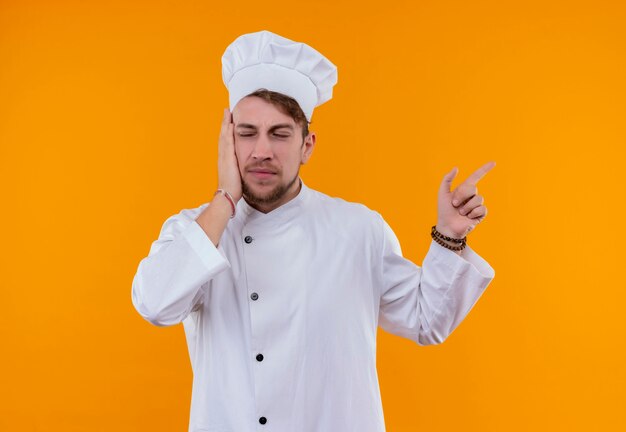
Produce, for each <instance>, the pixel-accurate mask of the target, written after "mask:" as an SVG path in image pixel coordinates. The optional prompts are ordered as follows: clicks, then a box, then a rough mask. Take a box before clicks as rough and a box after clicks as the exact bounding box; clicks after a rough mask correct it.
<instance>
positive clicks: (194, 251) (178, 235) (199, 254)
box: [132, 204, 230, 326]
mask: <svg viewBox="0 0 626 432" xmlns="http://www.w3.org/2000/svg"><path fill="white" fill-rule="evenodd" d="M207 205H209V204H204V205H203V206H201V207H200V210H202V209H204V208H205V207H206V206H207ZM196 213H197V212H195V211H194V210H189V209H185V210H182V211H181V212H180V213H178V214H176V215H173V216H170V217H169V218H168V219H167V220H166V221H165V223H164V224H163V227H162V228H161V232H160V234H159V238H158V239H157V240H155V241H154V242H153V243H152V246H151V247H150V251H149V253H148V256H147V257H145V258H143V259H142V260H141V261H140V263H139V266H138V268H137V273H136V274H135V276H134V278H133V284H132V302H133V306H134V307H135V309H136V310H137V312H139V314H140V315H141V316H142V317H143V318H145V319H146V320H148V321H149V322H150V323H152V324H154V325H157V326H170V325H174V324H178V323H180V322H181V321H183V320H184V319H185V318H186V317H187V315H189V313H190V312H191V311H192V310H196V308H198V307H200V305H202V302H203V298H204V294H205V290H206V286H207V284H208V282H209V281H210V280H211V279H212V278H213V277H214V276H215V275H216V274H218V273H219V272H221V271H223V270H224V269H226V268H228V267H230V263H229V262H228V260H227V259H226V257H225V256H224V255H223V254H222V252H221V251H220V250H219V249H218V248H216V247H215V245H214V244H213V242H212V241H211V240H210V239H209V237H208V236H207V235H206V233H205V232H204V230H203V229H202V227H201V226H200V225H199V224H198V223H197V222H196V221H195V216H197V214H199V213H197V214H196Z"/></svg>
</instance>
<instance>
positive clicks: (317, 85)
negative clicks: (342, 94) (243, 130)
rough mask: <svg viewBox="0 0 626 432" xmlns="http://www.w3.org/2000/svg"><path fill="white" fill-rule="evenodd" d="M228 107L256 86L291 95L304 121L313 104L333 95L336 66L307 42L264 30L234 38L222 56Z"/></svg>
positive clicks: (233, 105)
mask: <svg viewBox="0 0 626 432" xmlns="http://www.w3.org/2000/svg"><path fill="white" fill-rule="evenodd" d="M222 79H223V80H224V84H225V85H226V88H227V89H228V93H229V96H228V98H229V103H230V110H231V111H232V110H233V108H234V107H235V105H237V102H239V101H240V100H241V99H242V98H244V97H245V96H247V95H248V94H250V93H252V92H253V91H255V90H257V89H259V88H266V89H268V90H272V91H276V92H279V93H283V94H286V95H287V96H291V97H292V98H294V99H295V100H296V101H297V102H298V104H299V105H300V108H302V111H304V114H305V115H306V118H307V120H308V121H311V116H312V115H313V108H315V107H316V106H318V105H321V104H323V103H324V102H326V101H328V100H330V99H331V98H332V97H333V86H334V85H335V84H336V83H337V67H336V66H335V65H334V64H332V63H331V62H330V61H329V60H328V59H327V58H326V57H324V56H323V55H322V54H320V53H319V52H318V51H316V50H315V49H313V48H311V47H310V46H308V45H306V44H304V43H301V42H294V41H292V40H289V39H287V38H284V37H282V36H279V35H277V34H275V33H272V32H270V31H267V30H261V31H259V32H255V33H248V34H244V35H241V36H239V37H238V38H237V39H235V40H234V41H233V42H232V43H231V44H230V45H229V46H228V47H227V48H226V51H224V55H223V56H222Z"/></svg>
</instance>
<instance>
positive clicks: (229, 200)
mask: <svg viewBox="0 0 626 432" xmlns="http://www.w3.org/2000/svg"><path fill="white" fill-rule="evenodd" d="M218 193H221V194H222V195H224V196H225V197H226V199H227V200H228V202H229V203H230V206H231V207H232V208H233V214H232V215H230V218H231V219H232V218H234V217H235V212H236V210H235V208H236V207H235V200H233V197H232V196H230V194H229V193H228V192H226V191H225V190H224V189H218V190H216V191H215V193H214V194H213V196H215V195H217V194H218Z"/></svg>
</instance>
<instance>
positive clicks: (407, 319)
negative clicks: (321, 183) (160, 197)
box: [132, 179, 495, 432]
mask: <svg viewBox="0 0 626 432" xmlns="http://www.w3.org/2000/svg"><path fill="white" fill-rule="evenodd" d="M300 180H301V185H302V186H301V189H300V191H299V193H298V195H297V196H296V197H294V198H293V199H292V200H290V201H288V202H287V203H285V204H283V205H282V206H280V207H278V208H276V209H274V210H272V211H271V212H269V213H262V212H259V211H257V210H256V209H254V208H253V207H251V206H250V205H249V204H248V203H247V202H246V201H245V199H241V200H239V202H238V203H237V212H236V217H235V218H233V219H231V220H230V221H229V223H228V225H227V226H226V229H225V231H224V233H223V235H222V237H221V240H220V242H219V244H218V247H215V245H214V244H213V243H212V241H211V240H210V239H209V237H208V236H207V235H206V233H205V232H204V231H203V229H202V228H201V227H200V225H199V224H198V223H197V222H196V221H195V218H196V217H197V216H198V215H199V214H200V213H201V212H202V211H203V210H204V208H206V206H208V205H209V203H205V204H202V205H200V206H199V207H197V208H192V209H183V210H182V211H180V213H178V214H175V215H172V216H171V217H169V218H168V219H167V220H166V221H165V223H164V224H163V227H162V229H161V233H160V235H159V238H158V239H157V240H156V241H154V242H153V243H152V246H151V248H150V251H149V255H148V256H147V257H145V258H143V259H142V260H141V262H140V263H139V266H138V269H137V273H136V274H135V277H134V279H133V284H132V302H133V305H134V307H135V308H136V310H137V311H138V312H139V314H140V315H141V316H142V317H144V318H145V319H146V320H148V321H149V322H151V323H152V324H154V325H157V326H171V325H174V324H178V323H180V322H182V323H183V325H184V330H185V335H186V340H187V345H188V349H189V356H190V360H191V365H192V369H193V388H192V398H191V409H190V422H189V431H190V432H200V431H204V432H208V431H211V432H252V431H267V432H269V431H271V432H381V431H385V425H384V417H383V409H382V403H381V397H380V390H379V383H378V376H377V371H376V332H377V327H378V326H379V325H380V326H381V328H383V329H384V330H385V331H387V332H390V333H392V334H396V335H399V336H402V337H406V338H409V339H411V340H413V341H414V342H415V343H416V344H417V345H428V344H438V343H441V342H443V341H444V340H445V339H446V338H447V337H448V335H450V333H451V332H452V331H453V330H454V329H455V328H456V327H457V326H458V325H459V324H460V322H461V321H462V320H463V318H464V317H465V316H466V315H467V313H468V312H469V311H470V310H471V309H472V307H473V306H474V304H475V303H476V301H477V300H478V298H479V297H480V296H481V294H482V293H483V291H484V290H485V288H486V287H487V285H488V284H489V283H490V281H491V280H492V279H493V277H494V275H495V272H494V270H493V268H492V267H491V266H490V265H489V264H488V263H487V262H486V261H485V260H484V259H483V258H481V257H480V256H479V255H477V254H476V253H475V252H474V251H473V250H472V248H471V247H470V246H469V245H468V246H467V247H466V249H465V251H464V252H463V254H464V257H461V256H459V255H457V254H456V253H454V252H452V251H451V250H449V249H446V248H444V247H442V246H440V245H439V244H437V243H436V242H435V241H434V240H432V239H431V243H430V248H429V250H428V253H427V254H426V256H425V258H424V261H423V266H422V267H419V266H417V265H416V264H414V263H413V262H411V261H409V260H407V259H405V258H403V257H402V252H401V249H400V244H399V242H398V239H397V238H396V236H395V234H394V233H393V231H392V230H391V228H390V227H389V225H388V224H387V223H386V222H385V221H384V220H383V218H382V217H381V215H380V214H379V213H377V212H376V211H373V210H370V209H369V208H367V207H366V206H364V205H362V204H357V203H351V202H347V201H345V200H342V199H340V198H334V197H330V196H328V195H326V194H323V193H321V192H319V191H316V190H313V189H311V188H309V187H307V186H306V185H305V184H304V182H302V179H300Z"/></svg>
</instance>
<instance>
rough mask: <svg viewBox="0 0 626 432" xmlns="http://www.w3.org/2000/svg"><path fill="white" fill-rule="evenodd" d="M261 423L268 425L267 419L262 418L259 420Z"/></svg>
mask: <svg viewBox="0 0 626 432" xmlns="http://www.w3.org/2000/svg"><path fill="white" fill-rule="evenodd" d="M259 423H261V424H265V423H267V419H266V418H265V417H261V418H260V419H259Z"/></svg>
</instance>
